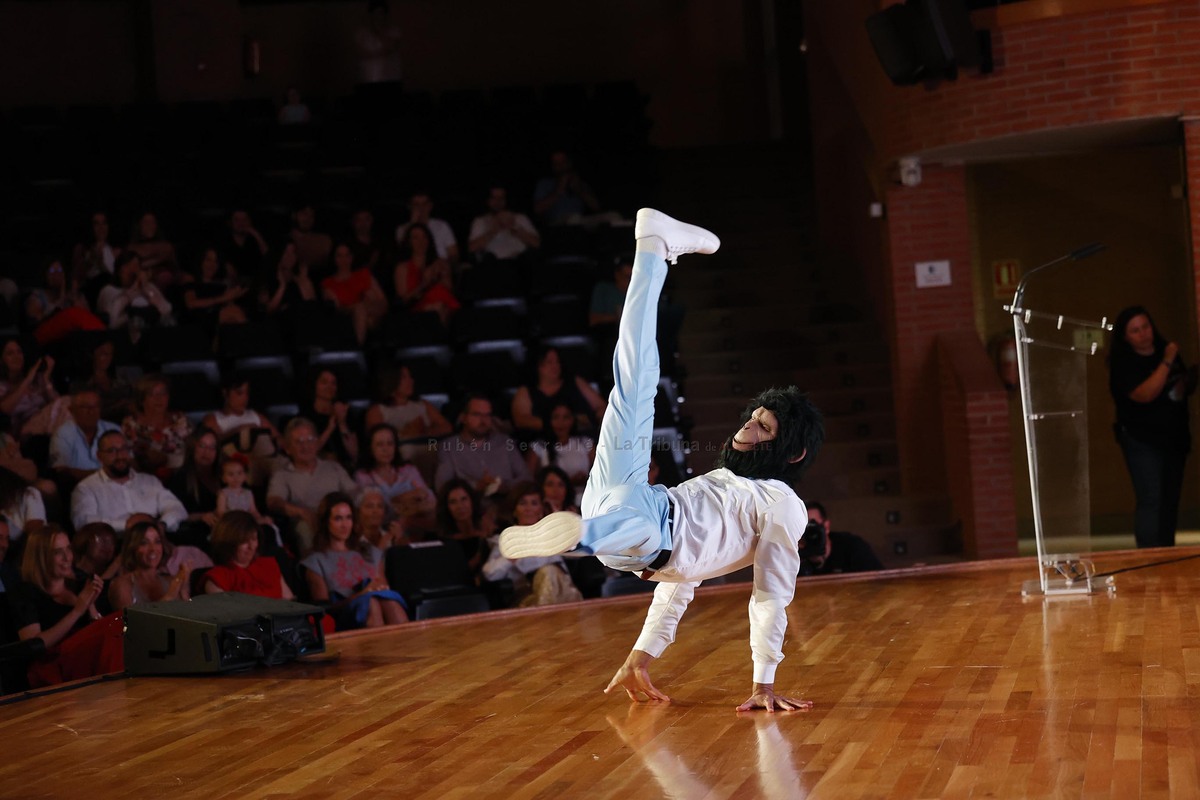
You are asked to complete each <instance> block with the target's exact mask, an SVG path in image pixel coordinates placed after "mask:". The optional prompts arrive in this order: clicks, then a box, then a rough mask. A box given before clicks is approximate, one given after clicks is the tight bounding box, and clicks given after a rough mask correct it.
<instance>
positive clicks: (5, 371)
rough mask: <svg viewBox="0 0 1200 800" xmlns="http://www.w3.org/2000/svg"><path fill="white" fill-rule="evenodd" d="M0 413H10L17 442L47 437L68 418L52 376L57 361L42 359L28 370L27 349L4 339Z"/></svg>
mask: <svg viewBox="0 0 1200 800" xmlns="http://www.w3.org/2000/svg"><path fill="white" fill-rule="evenodd" d="M0 361H2V362H3V363H0V413H3V414H7V415H8V417H9V422H10V425H11V427H12V435H13V437H14V438H16V440H17V441H18V442H25V441H27V440H28V439H29V438H30V437H31V436H48V435H50V434H51V433H53V432H54V430H55V429H56V428H57V427H58V426H59V425H60V424H61V423H62V422H63V421H64V420H65V419H66V417H67V411H66V408H65V405H66V403H65V402H59V396H58V392H57V391H55V389H54V382H53V380H52V379H51V376H52V375H53V373H54V359H53V358H51V357H50V356H43V357H42V358H39V359H38V360H37V361H35V362H34V363H33V366H32V367H30V368H29V371H28V372H26V371H25V350H24V348H22V347H21V342H20V341H18V340H17V339H15V338H9V339H5V340H4V349H3V351H0Z"/></svg>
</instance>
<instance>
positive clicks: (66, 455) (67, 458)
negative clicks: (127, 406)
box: [50, 386, 120, 487]
mask: <svg viewBox="0 0 1200 800" xmlns="http://www.w3.org/2000/svg"><path fill="white" fill-rule="evenodd" d="M119 430H120V428H119V427H117V425H115V424H114V423H111V422H109V421H108V420H104V419H101V418H100V393H99V392H97V391H96V390H95V389H89V388H87V387H86V386H84V387H81V388H78V389H76V390H75V391H74V392H72V393H71V419H68V420H67V421H66V422H64V423H63V424H62V425H59V426H58V429H57V430H56V431H54V435H53V436H51V437H50V467H51V468H52V469H54V471H55V472H57V473H58V474H59V475H60V476H61V477H62V478H63V479H64V481H65V484H66V485H70V486H72V487H73V486H74V485H75V484H76V483H78V482H79V481H81V480H83V479H84V478H86V477H87V476H88V475H91V474H92V473H93V472H95V471H96V470H98V469H100V460H99V458H98V457H97V455H96V448H97V447H98V446H99V444H100V436H101V435H102V434H104V433H107V432H108V431H119Z"/></svg>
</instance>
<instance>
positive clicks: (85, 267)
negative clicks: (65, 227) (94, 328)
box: [71, 211, 121, 305]
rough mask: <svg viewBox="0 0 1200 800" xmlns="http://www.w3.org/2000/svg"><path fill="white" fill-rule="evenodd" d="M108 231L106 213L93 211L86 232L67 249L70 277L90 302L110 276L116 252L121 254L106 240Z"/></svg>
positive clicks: (92, 302)
mask: <svg viewBox="0 0 1200 800" xmlns="http://www.w3.org/2000/svg"><path fill="white" fill-rule="evenodd" d="M109 233H110V228H109V224H108V215H107V214H105V213H104V212H103V211H97V212H95V213H93V214H92V216H91V219H90V224H89V228H88V234H87V236H85V237H84V239H83V241H81V242H79V244H77V245H75V248H74V250H72V252H71V277H73V278H74V279H75V280H76V281H77V282H78V285H79V286H82V287H83V293H84V295H85V296H86V297H87V299H88V302H89V303H91V304H92V305H95V301H96V296H97V295H98V294H99V293H100V288H101V287H102V286H104V285H105V284H107V283H108V282H109V280H110V279H111V278H112V275H113V273H114V272H115V271H116V265H117V256H119V255H121V248H119V247H113V245H112V243H111V242H110V241H109V240H108V237H109Z"/></svg>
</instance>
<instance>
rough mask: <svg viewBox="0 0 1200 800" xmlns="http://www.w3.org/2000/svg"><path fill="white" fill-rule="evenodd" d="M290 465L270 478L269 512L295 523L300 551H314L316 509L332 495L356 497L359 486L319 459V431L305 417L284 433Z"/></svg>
mask: <svg viewBox="0 0 1200 800" xmlns="http://www.w3.org/2000/svg"><path fill="white" fill-rule="evenodd" d="M283 440H284V449H285V451H286V452H287V455H288V457H289V461H288V462H287V463H286V464H283V465H282V466H280V467H279V468H278V469H276V470H275V473H274V474H273V475H271V482H270V484H269V485H268V486H267V508H269V509H270V510H271V511H273V512H276V513H278V514H282V515H284V516H286V517H287V518H288V519H290V520H291V521H292V524H293V527H294V530H295V532H296V535H297V537H299V539H300V545H301V550H302V552H304V553H307V552H308V551H309V550H311V549H312V547H313V537H314V535H315V532H316V530H317V523H318V520H317V516H316V511H317V506H318V505H319V504H320V502H321V500H322V498H324V497H325V496H326V495H328V494H330V493H331V492H343V493H345V494H348V495H354V494H356V493H357V489H358V486H357V484H355V483H354V480H353V479H352V478H351V477H350V476H349V475H348V474H347V473H346V470H344V469H343V468H342V466H341V465H340V464H338V463H336V462H334V461H326V460H325V459H321V458H317V431H316V428H315V427H314V426H313V424H312V423H311V422H309V421H308V420H307V419H305V418H304V417H296V418H295V419H293V420H292V421H291V422H289V423H288V424H287V427H286V428H285V429H284V432H283Z"/></svg>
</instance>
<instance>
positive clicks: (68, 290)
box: [25, 260, 104, 347]
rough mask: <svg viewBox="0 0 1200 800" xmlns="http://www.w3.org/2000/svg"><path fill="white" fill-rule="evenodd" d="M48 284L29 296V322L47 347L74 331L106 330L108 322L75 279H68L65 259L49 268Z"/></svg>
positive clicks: (42, 343) (40, 342)
mask: <svg viewBox="0 0 1200 800" xmlns="http://www.w3.org/2000/svg"><path fill="white" fill-rule="evenodd" d="M45 284H46V285H45V286H42V287H35V288H33V289H30V290H29V293H28V294H27V295H26V297H25V323H26V325H27V327H28V328H29V330H31V331H33V338H34V339H35V340H36V341H37V342H38V344H40V345H42V346H43V347H44V346H45V345H47V344H50V343H52V342H58V341H61V340H63V339H65V338H66V337H67V336H68V335H69V334H70V333H71V332H72V331H102V330H104V323H103V322H101V321H100V319H99V318H98V317H97V316H96V315H95V314H93V313H92V312H91V307H90V306H89V305H88V301H87V298H85V297H84V296H83V293H82V292H80V291H79V286H78V283H77V282H76V280H75V278H68V277H67V275H66V271H65V270H64V269H63V265H62V262H61V261H58V260H54V261H51V262H50V264H49V265H48V266H47V267H46V281H45Z"/></svg>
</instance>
